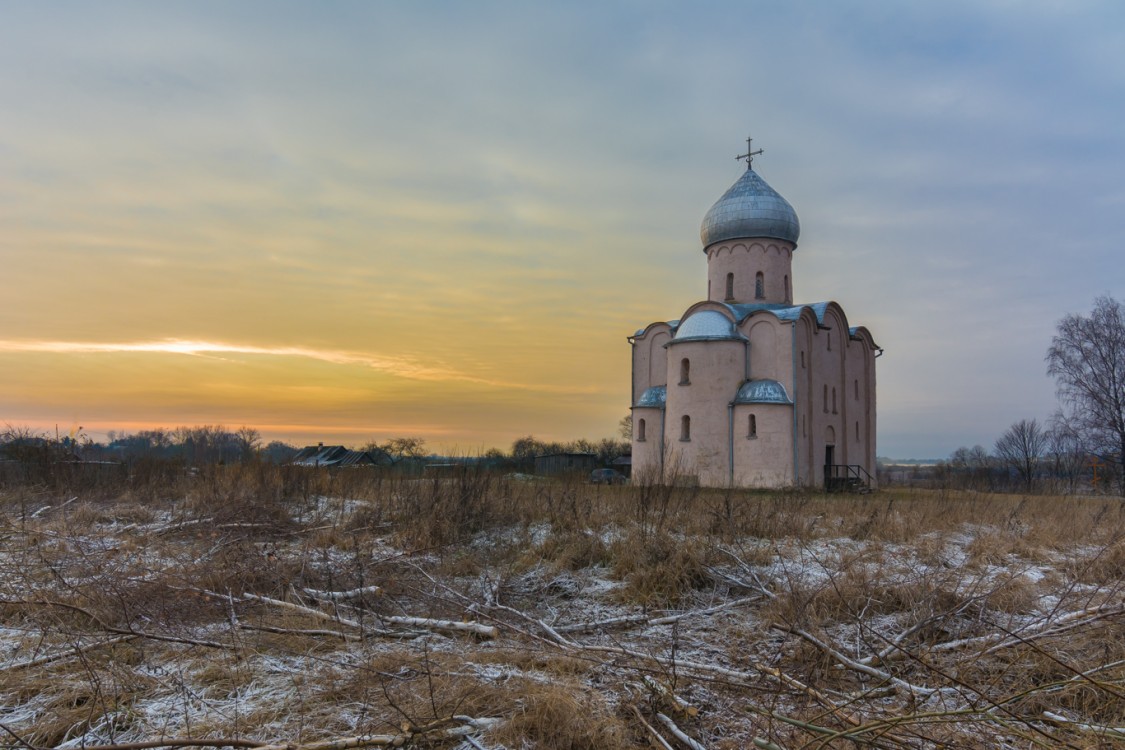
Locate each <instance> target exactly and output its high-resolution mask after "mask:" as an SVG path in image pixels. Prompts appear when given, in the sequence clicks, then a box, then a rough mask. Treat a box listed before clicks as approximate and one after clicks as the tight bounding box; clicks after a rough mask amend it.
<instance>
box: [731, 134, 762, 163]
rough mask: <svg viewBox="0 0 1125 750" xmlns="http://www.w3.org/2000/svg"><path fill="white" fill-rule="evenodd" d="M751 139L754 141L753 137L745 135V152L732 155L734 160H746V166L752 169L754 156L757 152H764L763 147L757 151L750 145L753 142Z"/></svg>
mask: <svg viewBox="0 0 1125 750" xmlns="http://www.w3.org/2000/svg"><path fill="white" fill-rule="evenodd" d="M753 141H754V139H753V138H750V137H747V138H746V153H745V154H740V155H738V156H736V157H734V160H735V161H742V160H743V159H745V160H746V168H747V169H749V170H753V169H754V166H753V165H754V157H755V156H757V155H758V154H764V153H765V150H764V149H758V150H757V151H755V150H754V147H753V146H752V145H750V144H751V143H753Z"/></svg>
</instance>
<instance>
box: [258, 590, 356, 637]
mask: <svg viewBox="0 0 1125 750" xmlns="http://www.w3.org/2000/svg"><path fill="white" fill-rule="evenodd" d="M242 596H243V598H245V599H250V600H253V601H256V602H262V603H263V604H269V605H270V606H273V607H280V608H281V609H288V610H290V611H292V612H300V613H301V614H303V615H308V616H309V617H317V618H320V619H321V620H328V621H330V622H338V623H340V624H341V625H347V626H348V627H349V628H356V629H361V628H362V627H363V626H362V625H360V624H359V623H358V622H356V621H355V620H346V619H344V618H343V617H340V616H338V615H330V614H328V613H327V612H321V611H320V610H319V609H313V608H312V607H305V606H303V605H301V604H291V603H290V602H283V601H281V600H280V599H271V598H270V597H268V596H259V595H258V594H243V595H242Z"/></svg>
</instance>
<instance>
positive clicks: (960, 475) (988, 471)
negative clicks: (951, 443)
mask: <svg viewBox="0 0 1125 750" xmlns="http://www.w3.org/2000/svg"><path fill="white" fill-rule="evenodd" d="M949 468H950V469H951V470H952V472H953V474H954V475H955V477H956V479H957V485H958V486H961V487H968V488H970V489H975V490H980V489H988V490H991V489H992V456H990V455H988V451H986V450H985V449H984V447H983V446H980V445H974V446H973V447H972V448H968V447H966V446H961V447H960V448H958V449H957V450H955V451H953V455H951V456H950V457H949Z"/></svg>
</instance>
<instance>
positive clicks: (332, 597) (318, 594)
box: [301, 586, 383, 602]
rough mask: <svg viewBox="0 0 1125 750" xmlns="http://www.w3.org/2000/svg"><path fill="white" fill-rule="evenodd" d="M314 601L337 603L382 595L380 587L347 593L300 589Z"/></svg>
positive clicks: (352, 590)
mask: <svg viewBox="0 0 1125 750" xmlns="http://www.w3.org/2000/svg"><path fill="white" fill-rule="evenodd" d="M301 590H302V591H304V592H305V593H306V594H308V595H309V596H311V597H313V598H314V599H326V600H328V601H332V602H338V601H343V600H348V599H358V598H359V597H361V596H366V595H367V594H371V595H372V596H379V595H380V594H382V593H383V589H382V587H380V586H363V587H361V588H358V589H351V590H349V591H321V590H319V589H301Z"/></svg>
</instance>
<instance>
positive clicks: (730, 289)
mask: <svg viewBox="0 0 1125 750" xmlns="http://www.w3.org/2000/svg"><path fill="white" fill-rule="evenodd" d="M726 298H727V299H734V274H733V273H728V274H727V297H726Z"/></svg>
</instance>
